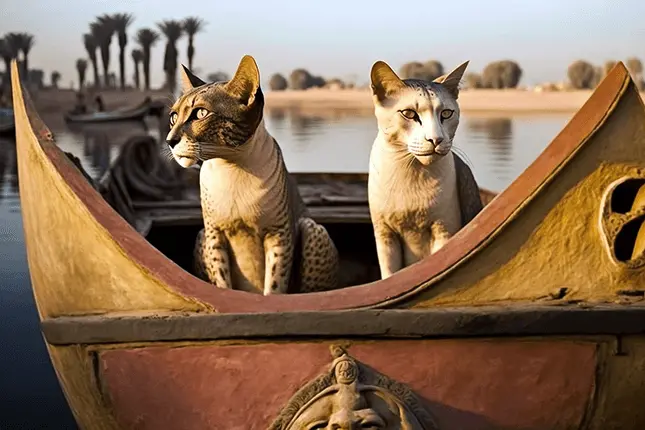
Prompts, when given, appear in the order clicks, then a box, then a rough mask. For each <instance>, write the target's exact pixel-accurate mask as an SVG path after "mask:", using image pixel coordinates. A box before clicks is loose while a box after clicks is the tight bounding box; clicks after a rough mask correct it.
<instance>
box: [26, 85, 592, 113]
mask: <svg viewBox="0 0 645 430" xmlns="http://www.w3.org/2000/svg"><path fill="white" fill-rule="evenodd" d="M591 94H592V91H588V90H587V91H566V92H541V93H540V92H533V91H522V90H464V91H462V92H461V94H460V95H459V105H460V107H461V110H462V111H463V112H475V113H479V114H495V113H499V114H505V115H507V114H549V113H573V112H576V111H577V110H578V109H580V107H581V106H582V105H583V104H584V103H585V101H587V99H588V98H589V96H590V95H591ZM101 96H102V97H103V100H104V102H105V106H106V109H107V110H111V109H116V108H120V107H125V106H133V105H136V104H138V103H140V102H141V101H142V100H143V99H144V97H146V96H149V97H151V98H154V99H156V98H161V99H165V100H167V102H168V104H169V105H170V104H171V102H172V98H171V97H170V95H169V94H168V93H167V92H161V91H149V92H142V91H134V90H130V91H125V92H122V91H103V92H101ZM92 98H93V97H90V98H89V100H88V101H91V100H92ZM33 99H34V103H35V105H36V108H37V109H38V111H39V112H40V113H41V114H52V113H56V112H66V111H68V110H70V109H72V108H73V107H74V104H75V102H76V99H75V93H74V92H73V91H71V90H51V89H50V90H43V91H40V92H38V93H37V94H34V95H33ZM265 105H266V107H267V108H268V109H278V110H282V109H298V110H304V111H321V110H327V111H329V110H354V111H357V113H359V112H365V113H370V112H371V110H372V109H373V107H372V98H371V94H370V92H369V91H368V90H327V89H311V90H307V91H292V90H287V91H267V92H266V93H265Z"/></svg>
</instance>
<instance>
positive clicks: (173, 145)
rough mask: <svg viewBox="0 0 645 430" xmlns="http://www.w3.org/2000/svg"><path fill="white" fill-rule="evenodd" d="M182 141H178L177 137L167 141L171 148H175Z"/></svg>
mask: <svg viewBox="0 0 645 430" xmlns="http://www.w3.org/2000/svg"><path fill="white" fill-rule="evenodd" d="M180 140H181V139H177V138H176V137H171V138H170V139H166V143H167V144H168V146H170V147H171V148H174V147H175V146H176V145H177V144H178V143H179V141H180Z"/></svg>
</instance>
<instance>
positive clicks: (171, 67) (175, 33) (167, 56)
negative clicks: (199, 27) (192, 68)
mask: <svg viewBox="0 0 645 430" xmlns="http://www.w3.org/2000/svg"><path fill="white" fill-rule="evenodd" d="M157 26H158V27H159V29H160V30H161V32H162V33H163V35H164V36H166V49H165V51H164V55H163V70H164V72H165V73H166V87H167V88H168V90H169V91H170V92H171V93H173V94H174V92H175V86H176V85H177V56H178V52H177V41H178V40H179V38H180V37H181V36H182V35H183V34H184V25H183V23H182V22H180V21H174V20H167V21H162V22H160V23H159V24H157Z"/></svg>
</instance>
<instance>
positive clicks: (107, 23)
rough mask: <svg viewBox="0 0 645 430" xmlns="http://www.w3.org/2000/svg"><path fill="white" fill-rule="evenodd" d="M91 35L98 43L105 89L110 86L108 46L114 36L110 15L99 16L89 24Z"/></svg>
mask: <svg viewBox="0 0 645 430" xmlns="http://www.w3.org/2000/svg"><path fill="white" fill-rule="evenodd" d="M90 28H91V29H92V34H93V35H94V38H95V39H96V41H97V42H98V45H99V49H100V50H101V62H102V63H103V80H104V83H105V86H106V87H109V86H110V82H109V81H110V78H109V76H108V75H109V74H110V45H111V44H112V36H114V21H112V17H111V16H110V15H101V16H99V17H98V18H96V22H93V23H92V24H90Z"/></svg>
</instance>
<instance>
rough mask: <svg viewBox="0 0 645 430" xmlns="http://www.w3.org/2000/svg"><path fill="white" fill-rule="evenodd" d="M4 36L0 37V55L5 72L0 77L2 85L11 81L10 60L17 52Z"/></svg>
mask: <svg viewBox="0 0 645 430" xmlns="http://www.w3.org/2000/svg"><path fill="white" fill-rule="evenodd" d="M14 48H15V47H14V46H12V45H11V44H10V43H9V41H8V40H7V39H6V38H3V39H0V56H1V57H2V60H3V61H4V67H5V73H4V76H3V78H2V82H3V84H4V85H8V82H10V81H11V60H13V59H14V58H16V56H17V52H16V50H15V49H14Z"/></svg>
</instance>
